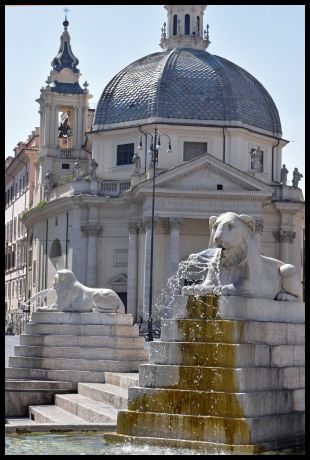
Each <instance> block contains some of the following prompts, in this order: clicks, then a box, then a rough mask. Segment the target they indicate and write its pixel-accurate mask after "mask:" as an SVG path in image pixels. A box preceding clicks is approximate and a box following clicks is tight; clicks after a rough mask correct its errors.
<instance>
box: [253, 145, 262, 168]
mask: <svg viewBox="0 0 310 460" xmlns="http://www.w3.org/2000/svg"><path fill="white" fill-rule="evenodd" d="M251 168H252V169H253V170H254V171H256V172H263V151H262V150H261V149H260V147H257V149H255V150H253V151H252V152H251Z"/></svg>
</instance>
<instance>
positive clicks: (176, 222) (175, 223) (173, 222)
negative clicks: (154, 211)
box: [169, 217, 183, 229]
mask: <svg viewBox="0 0 310 460" xmlns="http://www.w3.org/2000/svg"><path fill="white" fill-rule="evenodd" d="M182 222H183V219H181V218H179V217H169V224H170V229H178V228H179V226H180V225H181V224H182Z"/></svg>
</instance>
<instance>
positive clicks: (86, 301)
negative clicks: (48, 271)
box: [37, 269, 125, 313]
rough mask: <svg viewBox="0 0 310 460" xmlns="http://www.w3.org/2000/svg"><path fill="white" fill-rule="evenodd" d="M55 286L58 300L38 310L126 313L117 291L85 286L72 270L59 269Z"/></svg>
mask: <svg viewBox="0 0 310 460" xmlns="http://www.w3.org/2000/svg"><path fill="white" fill-rule="evenodd" d="M53 287H54V289H55V291H56V294H57V299H56V302H55V303H53V304H52V305H50V306H46V307H39V308H37V311H60V312H78V313H85V312H91V311H97V312H103V313H125V307H124V304H123V302H122V301H121V299H120V298H119V296H118V295H117V294H116V292H114V291H112V290H111V289H103V288H90V287H87V286H84V285H83V284H82V283H80V282H79V281H78V280H77V278H76V276H75V274H74V273H73V272H72V271H71V270H65V269H64V270H59V271H58V272H57V273H56V275H55V279H54V285H53Z"/></svg>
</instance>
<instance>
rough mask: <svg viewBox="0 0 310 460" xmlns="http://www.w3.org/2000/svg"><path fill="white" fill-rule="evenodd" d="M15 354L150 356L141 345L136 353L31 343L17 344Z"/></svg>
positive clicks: (116, 358)
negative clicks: (34, 344)
mask: <svg viewBox="0 0 310 460" xmlns="http://www.w3.org/2000/svg"><path fill="white" fill-rule="evenodd" d="M14 354H15V356H22V357H33V358H54V359H56V358H70V359H82V360H84V359H87V360H105V359H107V360H113V361H123V360H126V361H138V360H143V361H146V360H147V358H148V356H147V352H146V351H145V350H144V349H143V348H141V347H140V349H135V350H134V354H133V353H132V350H131V349H130V348H129V346H128V347H127V349H125V348H121V349H119V348H118V349H115V348H111V347H109V348H95V347H91V346H88V347H85V348H83V347H82V346H75V347H65V346H63V345H62V346H58V347H52V346H33V345H32V346H30V345H17V346H15V347H14Z"/></svg>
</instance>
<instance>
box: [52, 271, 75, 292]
mask: <svg viewBox="0 0 310 460" xmlns="http://www.w3.org/2000/svg"><path fill="white" fill-rule="evenodd" d="M76 282H77V279H76V276H75V274H74V273H73V272H72V271H71V270H66V269H64V270H58V272H57V273H56V275H55V278H54V284H53V288H54V289H55V290H56V293H57V295H59V294H61V293H62V292H63V290H64V289H66V288H68V287H69V286H73V285H74V284H75V283H76Z"/></svg>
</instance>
